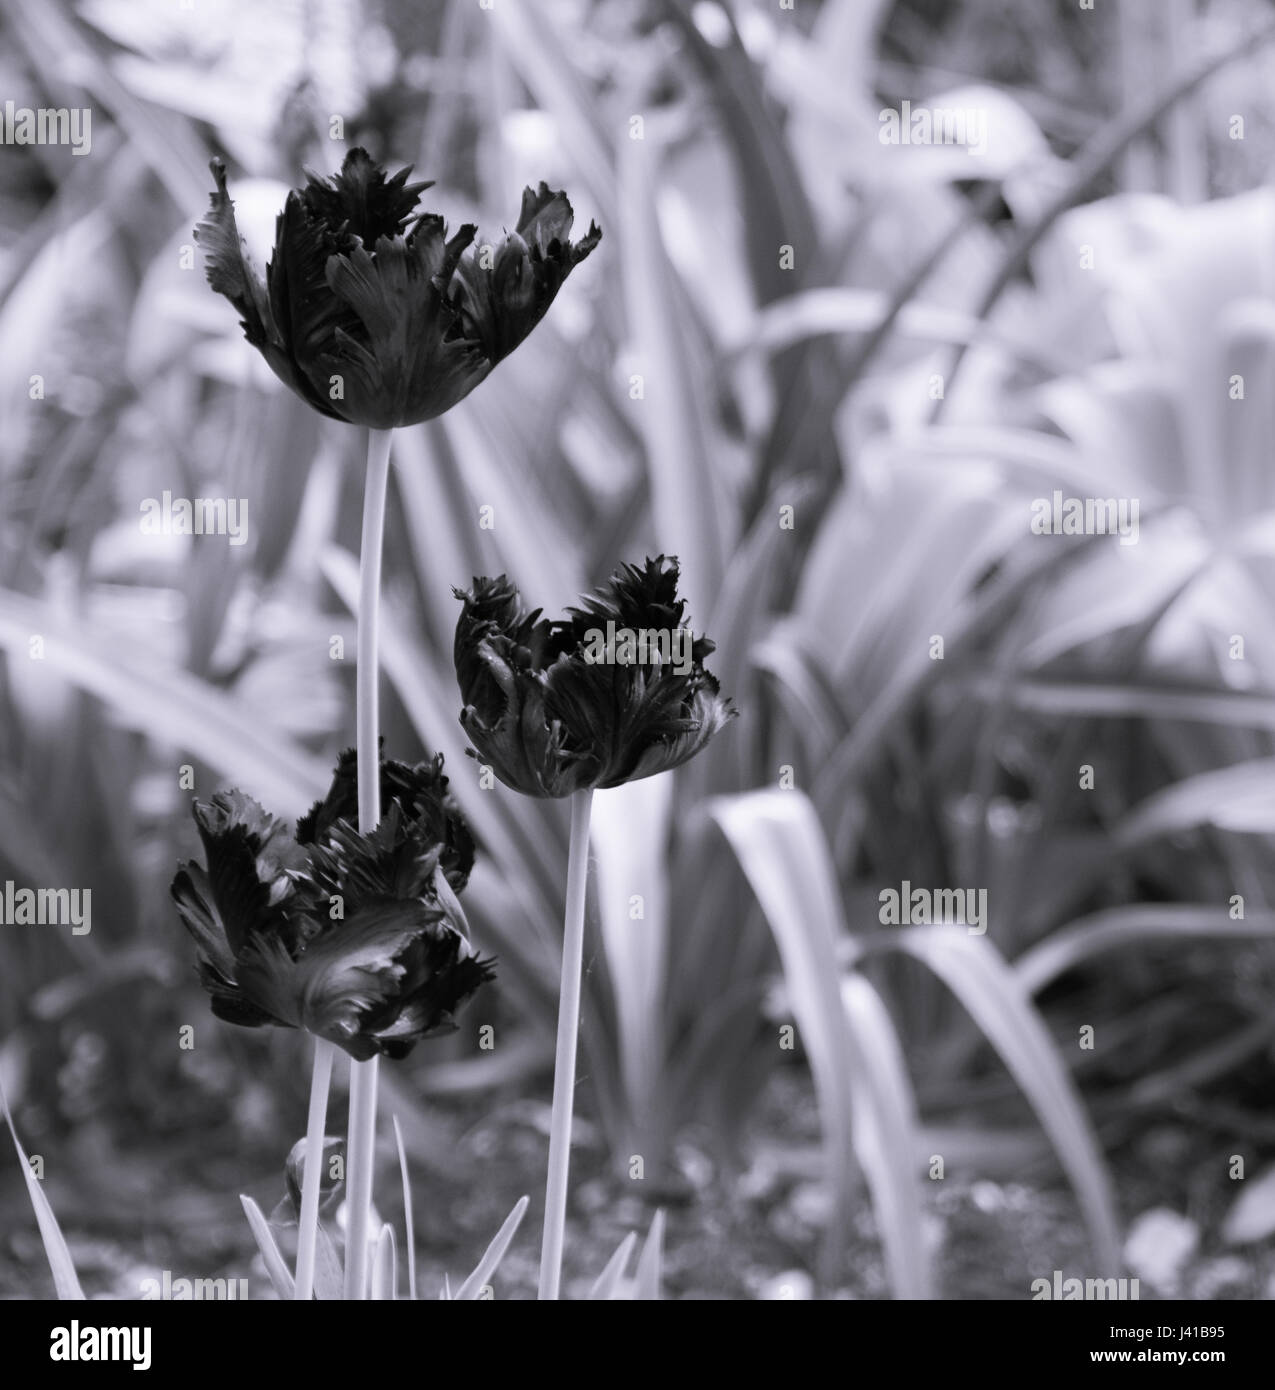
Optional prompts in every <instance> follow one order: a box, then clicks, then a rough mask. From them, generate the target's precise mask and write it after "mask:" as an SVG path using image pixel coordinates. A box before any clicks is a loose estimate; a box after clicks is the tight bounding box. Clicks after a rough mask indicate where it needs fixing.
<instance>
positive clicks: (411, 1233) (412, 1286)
mask: <svg viewBox="0 0 1275 1390" xmlns="http://www.w3.org/2000/svg"><path fill="white" fill-rule="evenodd" d="M393 1119H394V1143H395V1145H396V1146H397V1148H398V1171H399V1176H400V1177H401V1178H402V1180H403V1225H404V1227H405V1228H406V1231H407V1296H408V1298H409V1299H411V1301H412V1302H413V1303H415V1302H416V1223H415V1221H413V1219H412V1184H411V1181H410V1180H409V1178H408V1175H407V1151H406V1149H404V1147H403V1127H402V1125H400V1124H399V1122H398V1116H397V1115H395V1116H394V1117H393Z"/></svg>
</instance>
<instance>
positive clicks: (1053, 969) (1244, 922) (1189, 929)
mask: <svg viewBox="0 0 1275 1390" xmlns="http://www.w3.org/2000/svg"><path fill="white" fill-rule="evenodd" d="M1272 936H1275V912H1252V913H1249V914H1248V916H1247V917H1244V918H1241V919H1240V920H1238V921H1237V920H1235V919H1234V918H1232V916H1231V914H1230V912H1229V910H1228V909H1226V908H1224V907H1213V906H1211V905H1209V904H1206V903H1198V904H1197V903H1135V904H1133V905H1132V906H1129V907H1115V908H1110V909H1108V910H1107V911H1105V912H1095V913H1094V914H1093V915H1092V916H1090V917H1082V918H1080V919H1079V920H1078V921H1075V922H1069V923H1068V924H1067V925H1066V926H1065V927H1059V928H1057V929H1056V930H1055V931H1053V932H1051V933H1050V935H1049V936H1048V937H1046V938H1045V940H1044V941H1041V942H1039V943H1038V944H1037V945H1035V946H1033V947H1032V948H1031V949H1030V950H1027V951H1024V952H1023V954H1022V955H1020V956H1019V957H1018V959H1017V960H1016V961H1014V963H1013V968H1014V972H1015V974H1017V976H1018V978H1019V980H1020V982H1021V983H1022V986H1023V988H1024V989H1025V990H1026V991H1027V993H1028V994H1039V993H1040V991H1041V990H1042V989H1045V988H1046V987H1047V986H1048V985H1050V984H1052V983H1053V981H1055V980H1056V979H1058V978H1059V977H1060V976H1062V975H1065V974H1066V973H1067V972H1068V971H1069V970H1074V969H1075V968H1076V967H1077V966H1078V965H1084V964H1086V963H1087V962H1088V961H1091V960H1093V959H1094V957H1095V956H1101V955H1105V954H1106V953H1107V952H1108V951H1116V950H1120V949H1122V948H1124V947H1126V946H1135V945H1143V944H1150V943H1160V942H1163V943H1165V944H1172V943H1173V942H1175V941H1183V942H1186V943H1191V942H1196V941H1218V940H1222V941H1261V940H1264V939H1267V938H1270V937H1272Z"/></svg>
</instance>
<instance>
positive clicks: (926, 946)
mask: <svg viewBox="0 0 1275 1390" xmlns="http://www.w3.org/2000/svg"><path fill="white" fill-rule="evenodd" d="M874 944H876V943H875V942H874ZM880 944H881V945H882V946H883V947H888V948H889V949H892V950H900V951H905V952H907V953H908V954H909V955H912V956H915V957H916V959H917V960H919V961H921V962H922V963H923V964H924V965H926V966H928V967H929V968H930V969H931V970H932V971H933V972H934V973H935V974H936V975H937V976H938V977H939V978H940V979H941V980H942V981H943V982H944V984H946V985H947V986H948V988H949V989H950V990H951V991H952V993H953V994H955V995H956V997H957V998H958V999H959V1000H960V1001H961V1003H962V1004H964V1005H965V1007H966V1008H967V1009H968V1010H969V1013H970V1016H971V1018H973V1020H974V1022H975V1023H977V1024H978V1026H979V1028H980V1029H981V1030H982V1032H983V1034H984V1036H985V1037H986V1038H987V1040H988V1042H990V1043H991V1044H992V1046H993V1047H994V1048H995V1049H996V1051H997V1053H999V1055H1000V1057H1001V1059H1002V1060H1003V1061H1004V1063H1005V1065H1006V1066H1007V1067H1008V1068H1009V1070H1010V1072H1011V1073H1012V1074H1013V1076H1014V1079H1015V1080H1016V1081H1017V1082H1018V1084H1019V1086H1020V1087H1021V1088H1022V1091H1023V1094H1024V1095H1025V1096H1026V1097H1027V1099H1028V1101H1030V1102H1031V1106H1032V1109H1033V1110H1035V1112H1036V1115H1037V1117H1038V1118H1039V1120H1040V1123H1041V1126H1042V1128H1043V1129H1044V1130H1045V1132H1046V1133H1047V1134H1048V1135H1049V1137H1050V1139H1051V1141H1052V1142H1053V1145H1054V1148H1055V1150H1056V1151H1057V1153H1058V1157H1059V1160H1060V1161H1061V1163H1062V1165H1063V1168H1064V1169H1065V1170H1066V1172H1067V1175H1068V1177H1069V1178H1070V1179H1071V1184H1072V1186H1073V1187H1074V1188H1075V1190H1076V1195H1077V1196H1078V1197H1079V1199H1080V1205H1081V1209H1082V1210H1083V1212H1084V1215H1085V1221H1086V1223H1087V1224H1088V1226H1089V1236H1090V1240H1091V1241H1092V1242H1093V1249H1094V1255H1095V1258H1096V1259H1097V1262H1098V1267H1099V1269H1100V1270H1101V1271H1103V1272H1104V1277H1106V1273H1110V1274H1113V1275H1114V1274H1115V1273H1116V1271H1117V1270H1118V1269H1119V1265H1120V1239H1119V1234H1118V1226H1117V1222H1116V1213H1115V1206H1114V1204H1113V1202H1112V1197H1111V1189H1110V1181H1109V1178H1108V1175H1107V1170H1106V1166H1105V1164H1104V1162H1103V1159H1102V1154H1101V1153H1100V1151H1099V1150H1098V1147H1097V1144H1096V1143H1095V1141H1094V1137H1093V1133H1092V1131H1091V1129H1090V1127H1089V1121H1088V1120H1087V1118H1086V1117H1085V1112H1084V1109H1083V1107H1082V1106H1081V1103H1080V1099H1079V1097H1078V1096H1077V1095H1076V1091H1075V1088H1074V1087H1073V1085H1072V1083H1071V1079H1070V1077H1069V1076H1068V1075H1067V1071H1066V1069H1065V1068H1064V1066H1063V1065H1062V1062H1061V1061H1060V1060H1059V1058H1058V1055H1057V1053H1056V1052H1055V1051H1054V1045H1053V1042H1052V1040H1051V1038H1050V1036H1049V1032H1048V1030H1047V1029H1046V1028H1045V1025H1044V1023H1043V1022H1042V1021H1041V1019H1040V1016H1039V1015H1038V1014H1037V1013H1036V1011H1035V1009H1033V1008H1032V1006H1031V1003H1030V1002H1029V996H1028V994H1027V991H1026V990H1025V989H1024V987H1023V985H1022V983H1021V982H1020V980H1019V979H1018V978H1017V977H1016V976H1015V974H1014V972H1013V971H1012V970H1011V968H1010V967H1009V966H1007V965H1006V964H1005V962H1004V961H1003V960H1002V959H1001V957H1000V955H999V953H998V952H997V950H996V948H995V947H994V946H993V945H992V944H991V942H990V941H988V940H987V939H986V938H985V937H977V936H971V935H969V933H968V932H967V931H962V930H960V929H959V928H954V927H952V926H951V925H950V924H942V925H937V926H932V927H908V928H904V929H902V930H899V931H891V932H889V933H888V934H883V935H882V938H881V940H880Z"/></svg>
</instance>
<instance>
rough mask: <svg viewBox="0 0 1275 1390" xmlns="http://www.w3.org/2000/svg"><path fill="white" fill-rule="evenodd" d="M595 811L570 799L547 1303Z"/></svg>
mask: <svg viewBox="0 0 1275 1390" xmlns="http://www.w3.org/2000/svg"><path fill="white" fill-rule="evenodd" d="M592 805H593V791H592V789H587V790H585V791H581V792H576V793H575V795H574V796H573V797H572V798H571V846H570V848H569V850H568V851H567V913H566V918H565V920H564V922H563V928H562V990H561V993H560V995H559V997H558V1049H557V1052H556V1054H555V1056H554V1063H553V1114H552V1116H551V1118H550V1122H549V1181H548V1183H547V1184H546V1187H545V1234H544V1244H543V1245H542V1246H541V1250H540V1294H539V1296H540V1297H541V1298H543V1299H556V1298H557V1297H558V1286H559V1284H560V1283H561V1282H562V1238H563V1229H564V1227H565V1225H566V1220H567V1173H568V1169H569V1168H570V1166H571V1117H572V1112H573V1111H574V1109H575V1091H576V1038H577V1036H578V1034H579V1032H580V969H581V964H582V962H583V959H584V896H585V887H586V885H587V883H588V875H589V811H590V809H591V808H592Z"/></svg>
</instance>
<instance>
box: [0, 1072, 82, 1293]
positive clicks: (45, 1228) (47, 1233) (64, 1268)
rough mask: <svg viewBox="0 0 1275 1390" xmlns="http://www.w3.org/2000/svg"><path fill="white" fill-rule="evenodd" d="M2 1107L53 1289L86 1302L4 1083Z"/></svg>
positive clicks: (0, 1089) (73, 1264)
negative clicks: (25, 1146) (34, 1171)
mask: <svg viewBox="0 0 1275 1390" xmlns="http://www.w3.org/2000/svg"><path fill="white" fill-rule="evenodd" d="M0 1106H3V1107H4V1118H5V1123H6V1124H7V1125H8V1126H9V1134H10V1135H11V1136H12V1138H13V1147H14V1148H15V1149H17V1151H18V1159H19V1161H20V1162H21V1164H22V1177H23V1181H24V1182H25V1183H26V1185H27V1196H28V1197H29V1198H30V1200H31V1207H32V1209H33V1210H34V1212H35V1220H36V1225H37V1226H38V1227H39V1228H40V1240H41V1241H42V1242H43V1244H44V1254H45V1258H46V1259H47V1260H48V1262H49V1269H50V1270H51V1271H52V1274H53V1287H54V1288H55V1289H56V1290H57V1295H58V1298H60V1299H84V1298H85V1293H84V1290H83V1289H82V1288H81V1287H80V1279H79V1276H78V1275H77V1274H76V1272H75V1262H74V1261H73V1260H72V1259H71V1252H70V1251H69V1250H68V1249H67V1246H66V1240H65V1238H64V1237H63V1235H62V1228H61V1227H60V1226H59V1225H58V1219H57V1217H56V1216H54V1214H53V1208H52V1206H51V1205H50V1204H49V1199H48V1198H47V1197H46V1196H45V1195H44V1189H43V1188H42V1187H41V1186H40V1179H39V1178H37V1177H36V1175H35V1174H34V1173H33V1172H32V1171H31V1161H30V1159H28V1158H27V1153H26V1150H25V1149H24V1148H23V1147H22V1141H21V1140H20V1139H19V1138H18V1131H17V1129H16V1128H15V1126H14V1123H13V1114H12V1112H11V1111H10V1110H9V1097H8V1095H7V1094H6V1093H5V1089H4V1085H3V1083H2V1082H0Z"/></svg>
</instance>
